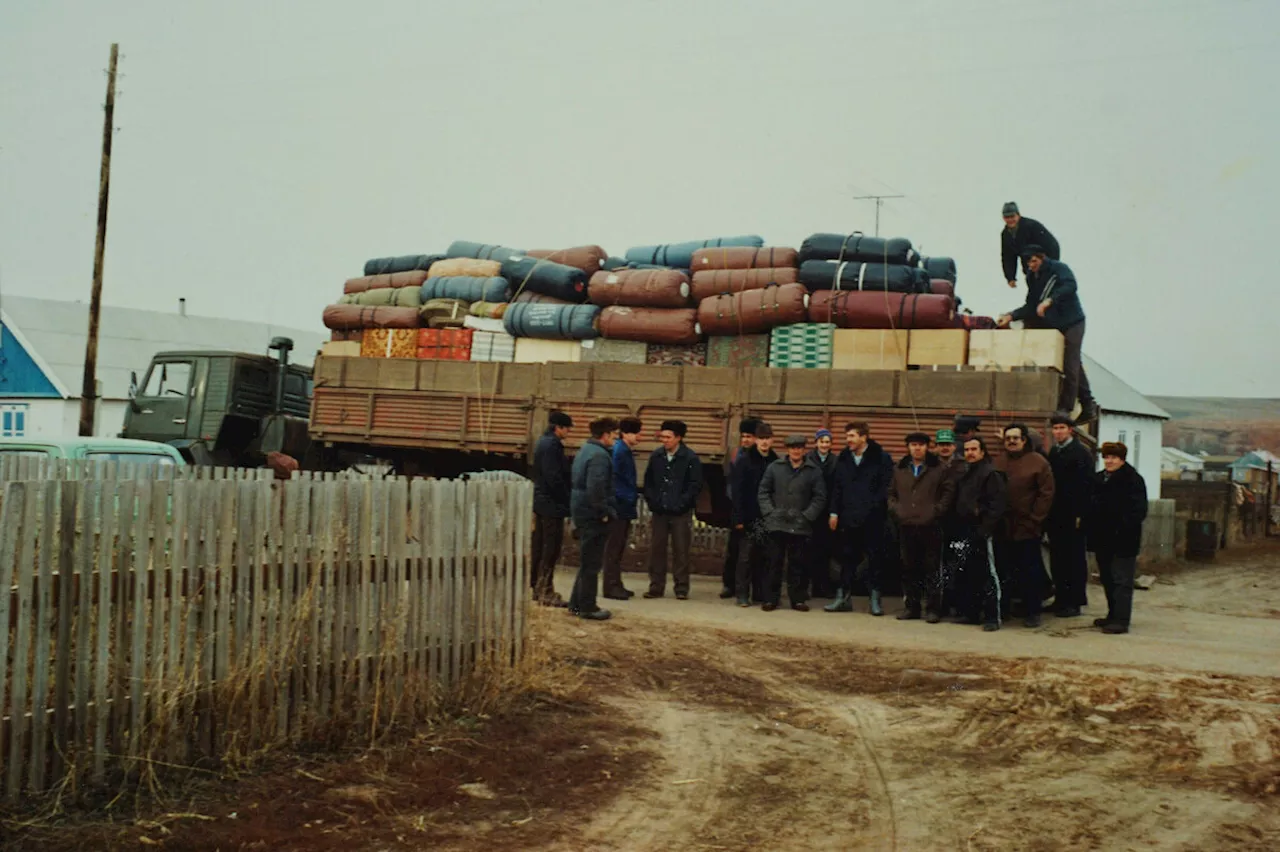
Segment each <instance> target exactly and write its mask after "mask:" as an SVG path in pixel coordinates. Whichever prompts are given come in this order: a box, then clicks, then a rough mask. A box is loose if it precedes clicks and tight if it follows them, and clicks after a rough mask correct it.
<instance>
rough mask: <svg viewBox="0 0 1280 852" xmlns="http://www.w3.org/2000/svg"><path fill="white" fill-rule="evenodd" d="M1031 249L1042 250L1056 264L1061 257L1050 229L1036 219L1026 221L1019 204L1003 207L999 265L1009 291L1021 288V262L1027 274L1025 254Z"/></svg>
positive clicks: (1014, 203) (1006, 204)
mask: <svg viewBox="0 0 1280 852" xmlns="http://www.w3.org/2000/svg"><path fill="white" fill-rule="evenodd" d="M1028 246H1043V247H1044V250H1045V254H1047V255H1048V256H1049V257H1050V258H1052V259H1053V260H1058V259H1059V258H1060V257H1061V256H1062V251H1061V249H1060V248H1059V247H1058V241H1057V239H1055V238H1054V236H1053V234H1051V233H1049V229H1048V228H1046V227H1045V226H1044V225H1041V224H1040V223H1039V222H1037V221H1036V220H1035V219H1027V218H1026V217H1024V216H1023V215H1022V214H1021V213H1019V212H1018V204H1017V202H1015V201H1008V202H1006V203H1005V205H1004V230H1003V231H1001V232H1000V265H1001V266H1003V267H1004V278H1005V280H1006V281H1008V282H1009V286H1010V287H1017V286H1018V260H1019V259H1021V260H1022V274H1023V275H1026V274H1027V261H1026V258H1025V257H1023V254H1022V252H1023V250H1024V249H1026V248H1027V247H1028Z"/></svg>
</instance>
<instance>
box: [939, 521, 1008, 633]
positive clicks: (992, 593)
mask: <svg viewBox="0 0 1280 852" xmlns="http://www.w3.org/2000/svg"><path fill="white" fill-rule="evenodd" d="M942 561H943V563H944V564H945V565H949V566H950V568H951V572H950V573H951V574H952V576H953V578H954V580H955V588H954V596H955V601H956V609H957V610H959V612H960V614H961V615H963V616H964V617H966V618H969V619H972V620H974V621H984V622H990V623H992V624H999V623H1000V575H999V573H998V572H997V571H996V556H995V549H994V548H993V547H992V544H991V539H989V538H987V537H986V536H984V535H982V534H981V533H979V532H976V531H972V530H970V531H964V532H958V533H957V534H956V535H955V536H954V537H952V539H951V540H950V541H948V542H947V548H946V551H945V552H944V553H943V558H942Z"/></svg>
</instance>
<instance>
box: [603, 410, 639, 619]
mask: <svg viewBox="0 0 1280 852" xmlns="http://www.w3.org/2000/svg"><path fill="white" fill-rule="evenodd" d="M643 428H644V424H643V423H641V422H640V421H639V420H637V419H636V418H634V417H624V418H623V419H622V421H621V422H620V423H619V424H618V432H619V433H620V437H619V440H617V441H614V442H613V496H614V500H615V501H616V503H617V506H618V520H617V521H616V522H615V523H612V524H610V525H609V540H608V541H606V542H605V545H604V582H603V586H604V596H605V597H606V598H609V599H610V600H615V601H625V600H628V599H630V598H631V597H632V596H633V595H635V592H633V591H630V590H629V589H627V588H626V587H625V586H624V585H622V560H623V557H625V556H626V553H627V538H628V536H630V535H631V522H632V521H634V520H635V519H636V502H637V500H639V497H640V492H639V489H638V488H637V486H636V445H637V444H639V443H640V431H641V430H642V429H643Z"/></svg>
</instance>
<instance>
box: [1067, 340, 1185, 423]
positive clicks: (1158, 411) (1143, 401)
mask: <svg viewBox="0 0 1280 852" xmlns="http://www.w3.org/2000/svg"><path fill="white" fill-rule="evenodd" d="M1081 362H1082V363H1083V364H1084V369H1085V372H1086V373H1087V374H1088V375H1089V387H1090V388H1091V389H1092V390H1093V398H1094V400H1095V401H1097V403H1098V405H1099V406H1100V407H1101V408H1102V410H1103V411H1104V412H1110V413H1112V414H1135V415H1137V416H1139V417H1156V418H1159V419H1160V420H1170V419H1172V415H1170V414H1169V412H1167V411H1165V410H1164V409H1163V408H1161V407H1160V406H1158V405H1156V404H1155V403H1154V402H1152V401H1151V400H1149V399H1147V398H1146V397H1145V396H1143V395H1142V394H1140V393H1138V392H1137V391H1136V390H1134V389H1133V387H1131V386H1130V385H1129V384H1127V383H1126V382H1125V381H1124V380H1123V379H1121V378H1120V377H1119V376H1117V375H1116V374H1115V373H1113V372H1111V371H1110V370H1108V369H1107V368H1106V367H1104V366H1102V365H1101V364H1099V363H1098V362H1097V361H1095V360H1093V359H1092V358H1090V357H1089V356H1088V355H1084V354H1083V353H1082V354H1081Z"/></svg>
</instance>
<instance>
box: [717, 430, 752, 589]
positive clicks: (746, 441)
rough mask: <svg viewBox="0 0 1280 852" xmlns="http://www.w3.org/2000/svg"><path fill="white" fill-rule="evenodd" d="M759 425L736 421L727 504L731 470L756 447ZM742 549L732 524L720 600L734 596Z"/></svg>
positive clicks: (731, 475)
mask: <svg viewBox="0 0 1280 852" xmlns="http://www.w3.org/2000/svg"><path fill="white" fill-rule="evenodd" d="M759 425H760V421H759V420H757V419H756V418H754V417H744V418H743V419H741V420H739V421H738V447H737V449H735V450H734V451H733V452H732V453H730V455H729V464H728V469H727V471H726V473H727V474H728V476H727V477H726V479H727V482H728V484H727V485H726V487H725V491H726V492H728V495H729V503H730V505H732V504H733V468H734V465H736V464H737V463H738V459H740V458H742V456H743V455H745V454H746V453H747V452H748V451H749V450H750V449H751V448H752V447H754V446H755V445H756V427H757V426H759ZM741 548H742V531H741V530H739V529H738V528H737V527H736V526H734V525H733V524H730V525H729V546H728V547H726V548H725V551H724V567H723V569H722V571H721V579H722V580H723V586H722V588H721V589H720V597H721V598H731V597H733V596H734V594H735V592H736V589H735V587H734V584H735V582H736V579H735V578H736V577H737V573H738V554H739V552H740V550H741Z"/></svg>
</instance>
